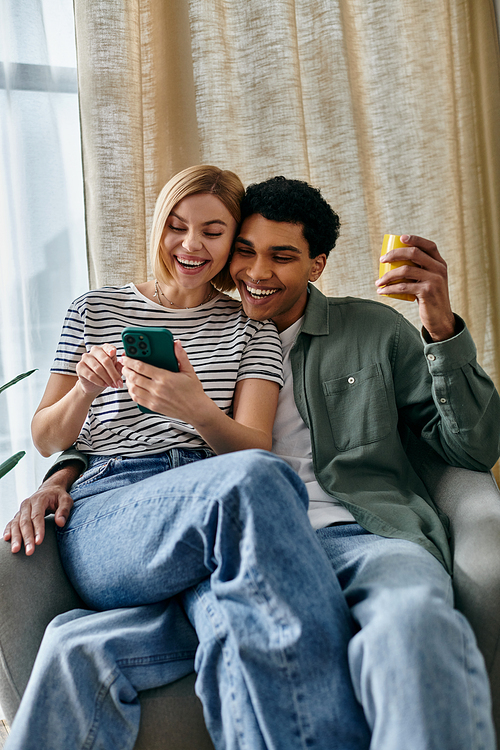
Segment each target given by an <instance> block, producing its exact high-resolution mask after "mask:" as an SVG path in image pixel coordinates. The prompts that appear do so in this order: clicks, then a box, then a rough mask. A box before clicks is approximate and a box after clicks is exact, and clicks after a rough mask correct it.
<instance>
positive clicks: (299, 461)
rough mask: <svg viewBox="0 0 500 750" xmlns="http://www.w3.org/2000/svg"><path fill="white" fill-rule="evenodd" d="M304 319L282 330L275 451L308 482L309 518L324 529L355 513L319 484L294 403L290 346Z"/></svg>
mask: <svg viewBox="0 0 500 750" xmlns="http://www.w3.org/2000/svg"><path fill="white" fill-rule="evenodd" d="M303 320H304V319H303V318H300V320H297V322H296V323H294V324H293V325H291V326H290V327H289V328H287V329H286V331H283V332H282V333H281V334H280V339H281V344H282V346H283V376H284V381H285V382H284V385H283V388H282V389H281V391H280V395H279V400H278V410H277V412H276V419H275V420H274V427H273V453H275V454H276V455H277V456H280V458H282V459H283V460H284V461H286V462H287V464H289V465H290V466H291V467H292V469H294V470H295V471H296V472H297V474H298V475H299V477H300V478H301V479H302V481H303V482H304V484H305V485H306V487H307V492H308V494H309V519H310V521H311V524H312V527H313V528H314V529H322V528H323V527H325V526H329V525H330V524H331V523H336V522H338V521H350V522H354V517H353V516H352V515H351V513H349V511H348V510H346V509H345V508H344V507H343V506H342V505H340V504H339V503H337V502H336V501H335V500H334V499H333V498H331V497H330V495H327V493H326V492H325V491H324V490H323V489H322V488H321V487H320V485H319V483H318V481H317V479H316V477H315V475H314V469H313V461H312V448H311V435H310V431H309V428H308V427H307V425H306V424H305V422H304V420H303V419H302V417H301V416H300V413H299V410H298V409H297V406H296V404H295V399H294V396H293V376H292V367H291V364H290V350H291V348H292V346H293V344H294V342H295V339H296V337H297V334H298V333H299V331H300V328H301V327H302V322H303Z"/></svg>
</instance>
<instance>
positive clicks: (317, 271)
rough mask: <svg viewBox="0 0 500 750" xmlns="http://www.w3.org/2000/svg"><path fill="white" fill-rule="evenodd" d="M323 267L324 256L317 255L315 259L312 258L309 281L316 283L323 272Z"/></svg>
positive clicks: (324, 264) (324, 262)
mask: <svg viewBox="0 0 500 750" xmlns="http://www.w3.org/2000/svg"><path fill="white" fill-rule="evenodd" d="M325 266H326V255H325V254H324V253H321V255H317V256H316V257H315V258H312V265H311V270H310V272H309V281H317V280H318V279H319V277H320V276H321V274H322V273H323V271H324V270H325Z"/></svg>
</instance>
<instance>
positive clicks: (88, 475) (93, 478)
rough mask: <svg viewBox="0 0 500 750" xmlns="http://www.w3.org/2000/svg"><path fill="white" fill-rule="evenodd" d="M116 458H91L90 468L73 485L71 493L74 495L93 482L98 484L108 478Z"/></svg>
mask: <svg viewBox="0 0 500 750" xmlns="http://www.w3.org/2000/svg"><path fill="white" fill-rule="evenodd" d="M115 460H116V456H96V457H92V458H91V464H90V467H89V468H88V469H87V471H85V472H84V473H83V474H82V475H81V476H80V477H78V479H77V480H75V481H74V482H73V484H72V485H71V489H70V492H71V493H73V492H75V491H76V490H79V489H81V488H83V487H86V486H87V485H89V484H92V483H93V482H97V481H98V480H99V479H102V478H103V477H104V476H106V474H107V473H109V471H110V470H111V469H112V467H113V466H114V463H115Z"/></svg>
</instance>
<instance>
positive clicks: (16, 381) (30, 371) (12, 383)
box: [0, 368, 36, 393]
mask: <svg viewBox="0 0 500 750" xmlns="http://www.w3.org/2000/svg"><path fill="white" fill-rule="evenodd" d="M34 372H36V368H35V369H34V370H29V372H23V374H22V375H18V376H17V378H14V380H9V382H8V383H5V385H2V386H0V393H1V392H2V391H5V389H6V388H10V386H11V385H15V384H16V383H19V381H20V380H23V379H24V378H27V377H29V376H30V375H33V373H34Z"/></svg>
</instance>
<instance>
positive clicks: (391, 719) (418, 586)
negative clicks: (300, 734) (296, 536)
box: [316, 524, 496, 750]
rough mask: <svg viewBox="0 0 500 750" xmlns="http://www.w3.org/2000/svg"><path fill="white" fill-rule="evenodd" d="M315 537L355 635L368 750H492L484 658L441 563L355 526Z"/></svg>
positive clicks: (354, 674) (353, 661) (353, 658)
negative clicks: (368, 736) (327, 559)
mask: <svg viewBox="0 0 500 750" xmlns="http://www.w3.org/2000/svg"><path fill="white" fill-rule="evenodd" d="M316 533H317V536H318V538H319V540H320V543H321V545H322V547H323V549H324V550H325V552H326V554H327V556H328V558H329V560H330V562H331V565H332V569H333V572H334V573H335V576H336V578H337V580H338V582H339V583H340V586H341V588H342V591H343V596H344V597H345V601H346V603H347V605H348V607H349V610H350V613H351V615H352V618H353V620H354V623H355V627H356V629H357V632H356V634H355V635H354V637H353V638H352V639H351V640H350V642H349V644H348V646H347V648H348V657H349V666H350V673H351V679H352V683H353V685H354V690H355V693H356V696H357V698H358V700H359V701H360V702H361V703H362V705H363V709H364V712H365V716H366V719H367V721H368V724H369V727H370V730H371V732H372V739H371V744H370V749H371V750H402V748H404V750H494V748H495V747H496V744H495V733H494V729H493V721H492V714H491V697H490V688H489V681H488V675H487V673H486V668H485V664H484V660H483V657H482V655H481V653H480V651H479V649H478V647H477V644H476V640H475V636H474V633H473V631H472V628H471V626H470V625H469V623H468V621H467V620H466V619H465V617H464V616H463V615H462V614H461V613H460V612H458V611H457V610H456V609H454V608H453V590H452V582H451V578H450V576H449V575H448V573H447V572H446V571H445V569H444V567H443V566H442V565H441V563H439V562H438V561H437V560H436V558H435V557H433V555H431V554H430V553H429V552H427V551H426V550H425V549H424V548H423V547H421V546H420V545H419V544H415V543H413V542H408V541H405V540H402V539H386V538H384V537H380V536H377V535H374V534H370V533H368V532H367V531H365V530H364V529H362V528H361V527H360V526H358V525H357V524H349V525H347V526H337V527H329V528H326V529H320V530H319V531H317V532H316Z"/></svg>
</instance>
